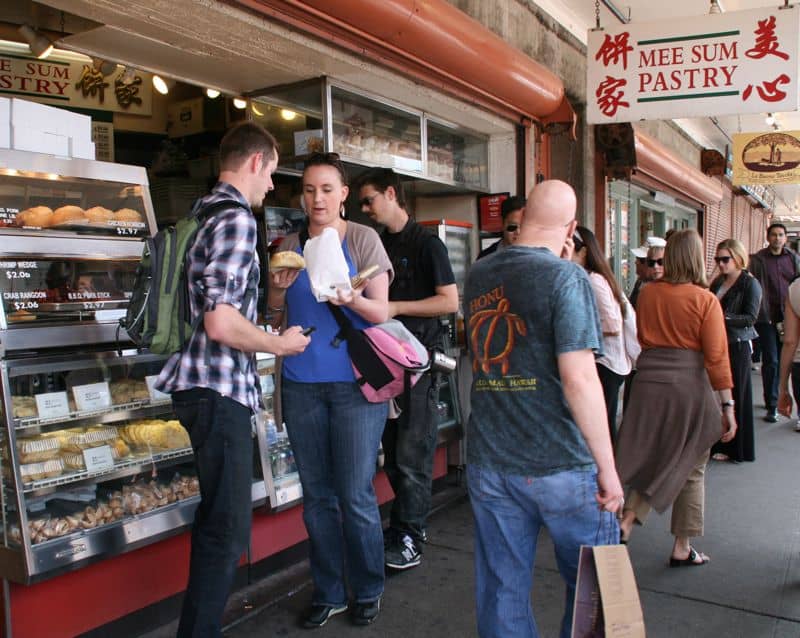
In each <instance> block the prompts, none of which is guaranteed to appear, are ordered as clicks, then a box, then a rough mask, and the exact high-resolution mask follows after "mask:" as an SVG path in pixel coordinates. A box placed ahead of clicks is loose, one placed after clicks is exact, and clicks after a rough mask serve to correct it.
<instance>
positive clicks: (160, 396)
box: [144, 374, 171, 401]
mask: <svg viewBox="0 0 800 638" xmlns="http://www.w3.org/2000/svg"><path fill="white" fill-rule="evenodd" d="M156 379H158V375H157V374H151V375H150V376H149V377H145V378H144V382H145V383H146V384H147V391H148V392H149V393H150V400H151V401H168V400H169V399H170V398H171V397H170V395H169V394H167V393H166V392H161V391H160V390H156V388H155V383H156Z"/></svg>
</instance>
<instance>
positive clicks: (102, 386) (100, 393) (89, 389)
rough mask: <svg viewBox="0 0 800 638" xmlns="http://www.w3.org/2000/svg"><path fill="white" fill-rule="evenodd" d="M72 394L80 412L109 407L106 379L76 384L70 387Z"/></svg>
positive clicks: (109, 395)
mask: <svg viewBox="0 0 800 638" xmlns="http://www.w3.org/2000/svg"><path fill="white" fill-rule="evenodd" d="M72 395H73V396H74V397H75V405H76V406H77V407H78V410H79V411H80V412H91V411H92V410H101V409H104V408H110V407H111V391H110V390H109V388H108V382H106V381H102V382H101V383H88V384H86V385H76V386H75V387H74V388H72Z"/></svg>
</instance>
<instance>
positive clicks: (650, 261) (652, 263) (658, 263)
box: [647, 257, 664, 268]
mask: <svg viewBox="0 0 800 638" xmlns="http://www.w3.org/2000/svg"><path fill="white" fill-rule="evenodd" d="M647 265H648V266H650V268H652V267H653V266H663V265H664V258H663V257H662V258H661V259H648V260H647Z"/></svg>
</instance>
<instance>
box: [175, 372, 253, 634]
mask: <svg viewBox="0 0 800 638" xmlns="http://www.w3.org/2000/svg"><path fill="white" fill-rule="evenodd" d="M172 405H173V408H174V409H175V414H176V415H177V417H178V419H179V420H180V422H181V425H183V427H185V428H186V429H187V430H188V432H189V438H190V439H191V441H192V449H193V450H194V464H195V468H196V470H197V479H198V481H199V482H200V505H198V507H197V511H196V512H195V515H194V525H193V526H192V550H191V557H190V559H189V584H188V586H187V587H186V594H185V596H184V599H183V609H182V610H181V619H180V624H179V625H178V638H184V637H189V636H191V637H192V638H199V637H203V638H211V637H217V636H222V612H223V611H224V610H225V602H226V601H227V600H228V593H229V592H230V589H231V586H232V585H233V578H234V576H235V575H236V567H237V565H238V563H239V557H240V556H241V555H242V553H243V552H244V551H245V550H246V549H247V544H248V542H249V541H250V523H251V520H252V516H253V500H252V485H253V438H252V424H251V417H252V414H253V413H252V411H251V410H250V408H248V407H246V406H244V405H242V404H241V403H237V402H236V401H234V400H233V399H229V398H227V397H224V396H222V395H221V394H219V393H218V392H215V391H213V390H209V389H208V388H193V389H191V390H183V391H180V392H175V393H173V395H172Z"/></svg>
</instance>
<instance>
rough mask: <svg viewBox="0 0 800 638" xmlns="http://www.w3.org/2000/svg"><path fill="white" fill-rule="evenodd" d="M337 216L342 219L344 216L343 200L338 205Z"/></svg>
mask: <svg viewBox="0 0 800 638" xmlns="http://www.w3.org/2000/svg"><path fill="white" fill-rule="evenodd" d="M339 217H341V218H342V219H344V218H345V210H344V202H342V205H341V206H340V207H339Z"/></svg>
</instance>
